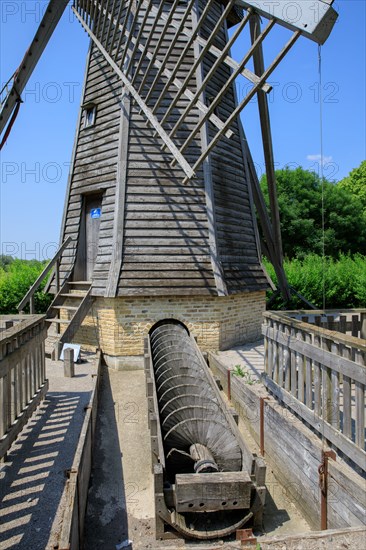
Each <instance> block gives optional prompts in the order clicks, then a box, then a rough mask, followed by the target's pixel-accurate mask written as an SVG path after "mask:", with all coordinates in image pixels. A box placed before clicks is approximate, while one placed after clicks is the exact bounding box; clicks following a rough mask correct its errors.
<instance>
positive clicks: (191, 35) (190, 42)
mask: <svg viewBox="0 0 366 550" xmlns="http://www.w3.org/2000/svg"><path fill="white" fill-rule="evenodd" d="M214 1H215V0H208V2H207V4H206V6H205V9H204V10H203V12H202V14H201V17H200V18H199V20H198V21H197V25H195V27H194V29H193V31H192V32H191V31H190V32H189V33H188V34H187V32H186V31H185V27H183V29H181V31H182V32H183V33H184V34H186V35H187V36H188V38H189V40H188V42H187V44H186V45H185V47H184V49H183V51H182V53H181V54H180V56H179V59H178V61H177V63H176V65H175V67H174V69H173V71H172V76H171V78H170V79H169V80H168V82H166V84H165V86H164V88H163V90H162V92H161V94H160V97H159V98H158V99H157V100H156V101H155V108H154V111H156V109H157V108H158V107H159V105H160V103H161V101H162V99H163V97H164V95H165V94H166V92H167V90H168V89H169V86H170V84H171V82H172V79H173V78H175V76H176V75H177V73H178V70H179V68H180V66H181V63H182V62H183V60H184V58H185V56H186V55H187V53H188V51H189V49H190V48H191V47H192V45H193V44H194V41H195V38H196V36H197V35H198V32H199V29H200V28H201V26H202V24H203V22H204V20H205V18H206V15H207V13H208V11H209V10H210V8H211V5H212V4H213V2H214ZM154 11H155V10H154V8H153V12H154ZM162 18H163V19H164V14H162ZM172 26H177V25H174V22H173V21H172Z"/></svg>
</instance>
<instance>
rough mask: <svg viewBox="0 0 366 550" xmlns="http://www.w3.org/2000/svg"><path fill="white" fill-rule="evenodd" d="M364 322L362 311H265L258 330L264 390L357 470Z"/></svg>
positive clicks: (365, 365) (361, 447)
mask: <svg viewBox="0 0 366 550" xmlns="http://www.w3.org/2000/svg"><path fill="white" fill-rule="evenodd" d="M298 316H300V317H301V318H302V319H305V321H309V320H310V321H313V322H314V323H313V324H312V323H310V322H304V321H303V320H300V319H295V318H294V317H298ZM356 317H357V319H356ZM365 319H366V310H351V311H341V312H335V311H331V312H329V311H327V312H324V311H321V312H320V311H318V312H301V313H299V312H286V313H277V312H276V313H275V312H266V313H265V314H264V324H263V327H262V332H263V335H264V343H265V377H264V383H265V385H266V386H267V388H268V389H269V390H270V391H271V392H272V393H273V394H274V395H275V396H276V397H277V398H278V399H279V400H280V401H282V402H283V403H284V404H285V405H286V406H288V407H289V408H290V409H291V410H292V411H294V412H295V413H296V414H297V415H298V416H300V417H301V418H302V419H303V420H304V421H305V422H307V423H308V424H310V425H311V426H312V427H313V428H314V429H315V430H316V431H317V432H318V433H319V434H320V435H321V436H322V437H323V438H324V439H326V440H327V441H328V443H330V444H332V445H334V446H335V447H336V448H338V449H339V450H340V451H341V452H342V453H344V455H345V456H347V457H348V458H349V459H350V460H351V461H352V462H353V463H355V464H356V465H357V466H359V467H360V468H361V469H362V470H366V453H365V385H366V340H365V339H364V337H365V328H366V326H365ZM324 326H326V327H327V328H324ZM330 329H331V330H330ZM336 329H338V330H336ZM346 331H347V332H350V333H351V335H348V334H346ZM356 333H357V337H356ZM352 334H354V336H352ZM361 335H362V337H361Z"/></svg>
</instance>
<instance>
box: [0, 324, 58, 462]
mask: <svg viewBox="0 0 366 550" xmlns="http://www.w3.org/2000/svg"><path fill="white" fill-rule="evenodd" d="M20 319H22V320H20ZM11 324H12V322H11V321H6V327H5V328H4V330H2V331H1V332H0V458H2V457H3V456H4V455H5V454H6V453H7V451H8V450H9V448H10V446H11V444H12V443H13V441H14V440H15V439H16V437H17V436H18V434H19V432H20V431H21V430H22V428H23V427H24V425H25V424H26V422H27V421H28V419H29V418H30V416H31V415H32V413H33V412H34V411H35V409H36V408H37V406H38V405H39V403H40V401H41V400H42V399H43V398H44V396H45V394H46V392H47V389H48V381H47V380H46V372H45V340H46V337H47V325H46V322H45V316H44V315H29V316H24V315H23V316H21V317H18V318H16V319H15V324H14V326H11Z"/></svg>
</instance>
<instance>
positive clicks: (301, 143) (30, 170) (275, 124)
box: [0, 0, 366, 259]
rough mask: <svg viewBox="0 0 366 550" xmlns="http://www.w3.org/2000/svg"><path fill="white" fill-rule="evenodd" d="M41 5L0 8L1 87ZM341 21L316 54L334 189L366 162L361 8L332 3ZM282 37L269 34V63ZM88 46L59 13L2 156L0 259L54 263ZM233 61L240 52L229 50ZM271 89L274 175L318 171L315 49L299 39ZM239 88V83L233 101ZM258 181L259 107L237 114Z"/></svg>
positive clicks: (356, 1) (364, 12) (360, 1)
mask: <svg viewBox="0 0 366 550" xmlns="http://www.w3.org/2000/svg"><path fill="white" fill-rule="evenodd" d="M46 4H47V2H45V1H43V0H41V1H33V0H27V1H17V0H12V1H10V0H9V1H8V0H2V1H1V2H0V9H1V14H0V16H1V19H0V24H1V29H0V30H1V44H0V47H1V50H0V51H1V58H0V70H1V72H0V81H1V83H4V82H5V81H6V80H7V79H8V78H9V77H10V76H11V74H12V73H13V72H14V70H15V69H16V68H17V66H18V65H19V63H20V61H21V59H22V57H23V55H24V53H25V51H26V50H27V48H28V46H29V44H30V42H31V40H32V38H33V36H34V34H35V31H36V29H37V27H38V24H39V21H40V19H41V16H42V13H43V9H44V8H45V6H46ZM334 7H335V8H336V10H337V11H338V12H339V19H338V22H337V23H336V25H335V28H334V30H333V33H332V34H331V36H330V38H329V40H328V42H327V43H326V44H325V45H324V46H323V48H322V66H323V71H322V78H323V132H324V149H323V153H324V158H323V170H324V175H325V176H326V177H328V178H329V179H331V180H334V181H338V180H339V179H342V178H343V177H344V176H346V175H347V174H348V173H349V172H350V170H352V169H353V168H355V167H357V166H359V164H360V163H361V161H362V160H364V159H365V158H366V135H365V122H366V120H365V119H366V115H365V52H366V45H365V28H366V2H365V0H337V1H336V2H335V4H334ZM288 36H289V34H288V31H287V30H280V31H279V32H277V33H275V34H274V37H273V39H272V40H271V42H269V43H268V44H267V46H268V47H267V48H265V54H266V60H267V61H268V62H269V61H270V60H271V56H272V57H274V55H276V54H277V53H278V50H279V48H280V45H283V44H284V42H285V40H287V39H288ZM87 50H88V39H87V36H86V34H85V33H84V31H83V30H82V28H81V26H80V24H79V23H78V22H77V21H75V20H74V18H73V16H72V14H71V12H70V10H67V12H66V13H65V14H64V16H63V18H62V20H61V21H60V23H59V25H58V28H57V29H56V31H55V33H54V35H53V37H52V38H51V41H50V43H49V45H48V47H47V49H46V51H45V53H44V55H43V57H42V59H41V61H40V63H39V65H38V66H37V68H36V70H35V72H34V73H33V76H32V78H31V80H30V81H29V83H28V85H27V87H26V90H25V92H24V93H23V100H24V104H23V105H22V107H21V110H20V113H19V116H18V119H17V121H16V123H15V126H14V128H13V131H12V133H11V136H10V138H9V140H8V142H7V144H6V146H5V147H4V148H3V150H2V152H1V187H0V242H1V250H0V253H8V254H12V255H16V256H18V257H22V258H28V259H30V258H34V257H36V258H39V259H43V258H48V257H51V256H52V255H53V254H54V252H55V250H56V247H57V243H58V241H59V233H60V226H61V218H62V210H63V204H64V199H65V190H66V183H67V175H68V170H69V163H70V159H71V152H72V147H73V141H74V135H75V127H76V120H77V114H78V109H79V105H80V97H81V89H82V82H83V76H84V69H85V59H86V53H87ZM233 55H234V57H236V58H239V57H240V55H242V52H240V51H239V48H238V49H237V51H235V50H234V52H233ZM270 82H271V83H272V84H273V86H274V89H273V92H272V94H271V96H270V113H271V123H272V134H273V142H274V152H275V161H276V167H278V168H280V167H283V166H285V165H290V166H294V167H295V166H303V167H304V168H309V169H313V170H316V171H319V164H320V116H319V111H320V103H319V75H318V47H317V45H316V44H315V43H313V42H311V41H309V40H307V39H305V38H301V39H300V40H299V41H298V42H297V44H295V46H294V48H293V50H292V51H291V52H290V53H289V54H288V56H287V57H286V58H285V59H284V61H283V62H282V64H281V65H280V66H279V67H278V68H277V70H276V71H275V72H274V73H273V75H272V77H271V79H270ZM244 91H245V83H244V80H243V82H239V83H238V92H239V96H240V95H241V94H242V93H244ZM242 118H243V121H244V127H245V131H246V134H247V138H248V141H249V144H250V148H251V151H252V155H253V158H254V161H255V164H256V167H257V171H258V173H259V175H260V174H261V173H263V171H264V163H263V155H262V148H261V137H260V129H259V122H258V113H257V105H256V102H255V101H254V100H253V101H252V102H251V104H250V105H249V106H248V107H247V108H246V109H245V110H244V113H243V115H242Z"/></svg>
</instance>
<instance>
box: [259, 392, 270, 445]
mask: <svg viewBox="0 0 366 550" xmlns="http://www.w3.org/2000/svg"><path fill="white" fill-rule="evenodd" d="M268 400H269V397H261V398H260V400H259V448H260V453H261V456H264V402H265V401H268Z"/></svg>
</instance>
